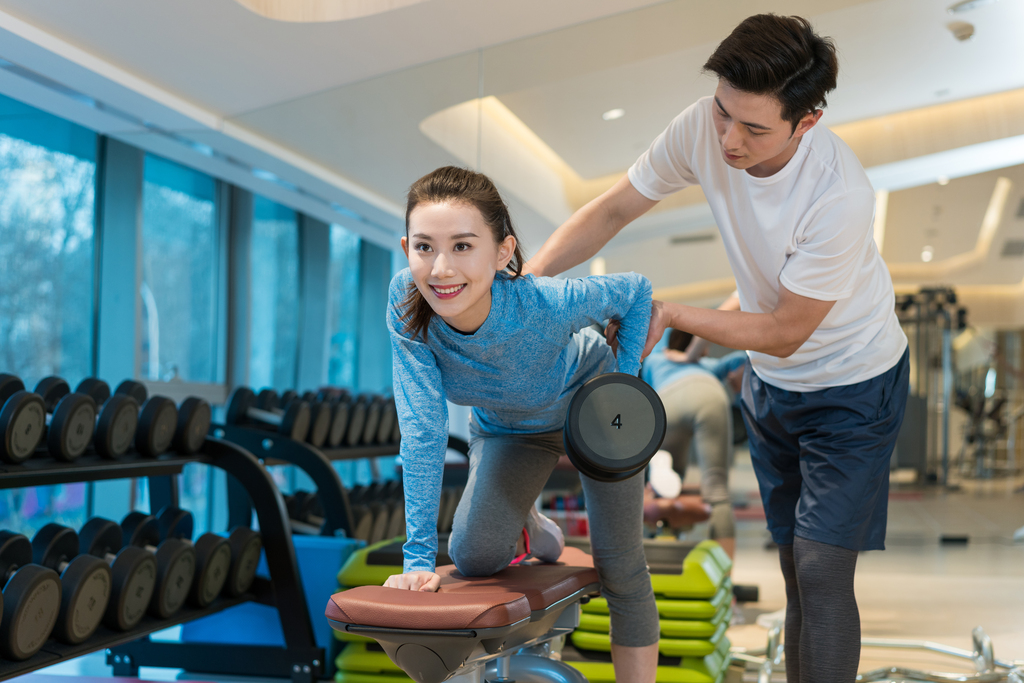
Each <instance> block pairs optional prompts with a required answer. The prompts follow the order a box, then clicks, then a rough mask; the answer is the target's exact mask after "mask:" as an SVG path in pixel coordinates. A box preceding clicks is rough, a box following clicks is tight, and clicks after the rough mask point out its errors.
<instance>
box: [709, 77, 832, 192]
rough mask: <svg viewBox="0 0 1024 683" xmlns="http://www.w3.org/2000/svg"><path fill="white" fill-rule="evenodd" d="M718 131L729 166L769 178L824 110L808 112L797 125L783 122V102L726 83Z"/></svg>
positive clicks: (720, 92)
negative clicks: (794, 127) (794, 126)
mask: <svg viewBox="0 0 1024 683" xmlns="http://www.w3.org/2000/svg"><path fill="white" fill-rule="evenodd" d="M712 111H713V112H714V121H715V130H716V131H717V133H718V143H719V145H720V147H721V150H722V158H724V159H725V163H727V164H729V165H730V166H732V167H733V168H737V169H740V170H744V171H748V172H749V173H750V174H751V175H753V176H758V177H766V176H769V175H772V174H773V173H776V172H777V171H779V170H780V169H781V168H782V167H783V166H785V165H786V162H788V161H789V160H790V159H791V158H792V157H793V154H794V153H795V152H796V148H797V146H798V145H799V144H800V138H801V137H802V136H803V134H804V133H806V132H807V131H808V130H810V129H811V128H812V127H813V126H814V124H815V123H817V121H818V118H819V117H820V116H821V111H820V110H819V111H815V112H813V113H812V112H808V113H807V114H806V115H805V116H804V117H803V118H802V119H800V122H799V123H798V124H797V127H796V130H795V131H794V130H793V125H792V124H791V123H790V122H789V121H783V120H782V103H781V102H779V101H778V100H777V99H775V98H774V97H770V96H768V95H754V94H751V93H748V92H743V91H742V90H737V89H736V88H734V87H732V86H731V85H730V84H729V83H728V82H726V81H724V80H719V81H718V88H717V89H716V90H715V103H714V105H713V108H712Z"/></svg>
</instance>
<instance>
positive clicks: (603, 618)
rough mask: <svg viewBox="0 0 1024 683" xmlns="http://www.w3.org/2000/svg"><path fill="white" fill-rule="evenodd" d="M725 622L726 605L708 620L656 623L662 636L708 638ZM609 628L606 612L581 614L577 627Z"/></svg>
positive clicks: (729, 617)
mask: <svg viewBox="0 0 1024 683" xmlns="http://www.w3.org/2000/svg"><path fill="white" fill-rule="evenodd" d="M723 622H724V623H725V625H726V627H728V626H729V624H730V623H731V622H732V607H731V606H730V605H726V606H725V607H723V609H722V610H720V611H719V612H718V614H716V615H715V616H714V617H712V618H711V619H708V620H703V621H696V620H688V619H659V620H658V625H659V628H660V630H661V635H662V637H663V638H688V639H698V640H699V639H705V638H710V637H712V636H713V635H715V633H716V632H717V631H718V627H719V626H721V625H722V623H723ZM610 628H611V617H610V616H609V615H607V614H586V613H584V614H581V615H580V625H579V629H580V630H581V631H590V632H591V633H609V632H610Z"/></svg>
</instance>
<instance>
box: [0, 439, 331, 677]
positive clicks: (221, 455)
mask: <svg viewBox="0 0 1024 683" xmlns="http://www.w3.org/2000/svg"><path fill="white" fill-rule="evenodd" d="M190 463H201V464H206V465H211V466H213V467H217V468H220V469H222V470H224V471H225V472H227V473H228V474H230V475H231V476H230V477H228V480H229V481H231V480H234V481H235V482H237V485H239V486H240V487H241V488H243V489H244V490H245V491H246V493H247V495H249V496H250V497H251V499H252V500H254V501H256V503H255V505H254V508H255V510H256V514H257V517H258V519H259V524H260V531H261V533H262V535H263V547H264V549H265V551H266V556H267V562H268V568H269V570H270V577H271V578H270V580H266V579H260V578H258V577H257V579H256V581H255V582H254V583H253V585H252V588H251V589H250V591H249V593H248V594H246V595H243V596H240V597H237V598H226V597H223V596H222V597H220V598H218V599H217V600H216V601H214V603H213V604H212V605H210V606H209V607H206V608H202V609H198V608H192V607H189V606H186V607H183V608H182V609H181V610H180V611H178V612H177V613H175V614H174V615H173V616H172V617H170V618H168V619H156V618H153V617H150V616H148V615H147V616H145V617H144V618H143V619H142V621H141V622H140V623H139V625H138V626H137V627H135V628H133V629H131V630H129V631H113V630H109V629H107V628H106V627H104V626H102V625H101V626H100V628H99V629H98V630H97V631H96V633H95V634H94V635H93V636H92V637H91V638H89V639H88V640H87V641H85V642H84V643H81V644H79V645H64V644H62V643H59V642H57V641H56V640H53V639H51V640H48V641H47V642H46V644H45V645H44V646H43V648H42V649H41V650H40V651H39V652H38V653H36V654H35V655H34V656H33V657H31V658H29V659H27V660H25V661H21V662H13V661H3V660H0V680H5V679H8V678H12V677H14V676H20V675H22V674H26V673H29V672H32V671H36V670H38V669H41V668H43V667H47V666H51V665H53V664H57V663H59V662H61V661H64V660H67V659H71V658H74V657H78V656H80V655H83V654H87V653H89V652H94V651H96V650H102V649H107V651H108V654H107V663H108V664H112V665H113V667H114V675H118V676H126V675H127V676H137V675H138V668H139V666H162V667H173V668H184V669H190V670H194V671H203V672H207V673H219V674H240V675H252V676H256V675H259V676H274V677H290V678H291V679H292V681H293V682H294V683H312V681H314V680H316V679H317V678H319V677H320V676H321V675H322V673H323V662H324V651H323V649H322V648H318V647H316V642H315V639H314V636H313V627H312V624H311V622H310V619H309V611H308V609H307V607H306V598H305V594H304V593H303V592H302V586H301V583H300V580H299V572H298V566H297V562H296V558H295V548H294V546H293V545H292V543H291V535H290V533H289V530H288V527H287V519H288V514H287V512H286V510H285V506H284V501H283V499H282V498H281V494H280V493H279V492H278V490H277V487H276V486H275V485H274V482H273V480H272V479H271V477H270V475H269V473H268V472H267V471H266V469H265V468H264V467H263V465H262V464H261V463H260V462H259V460H257V458H256V457H255V456H254V455H252V454H251V453H249V452H248V451H246V450H245V449H244V448H242V447H239V446H237V445H235V444H232V443H228V442H226V441H223V440H220V439H207V440H206V442H205V443H204V444H203V447H202V449H201V450H200V452H199V453H196V454H194V455H187V456H183V455H178V454H174V453H167V454H164V455H161V456H159V457H157V458H148V457H144V456H141V455H139V454H137V453H134V452H129V453H128V454H126V455H125V456H124V457H123V458H121V459H119V460H106V459H102V458H100V457H99V456H96V455H89V454H87V455H83V456H82V457H81V458H78V459H77V460H75V461H73V462H70V463H68V462H59V461H56V460H52V459H50V458H47V457H42V456H40V457H34V458H30V459H29V460H26V461H25V462H23V463H21V464H19V465H6V464H5V465H0V489H9V488H21V487H27V486H44V485H54V484H69V483H74V482H81V481H100V480H106V479H124V478H129V477H149V478H150V481H151V482H152V483H153V484H154V486H152V487H151V488H153V494H154V498H153V499H154V501H155V500H158V499H160V498H164V499H166V498H168V496H171V497H173V498H176V495H175V494H176V490H175V487H174V485H173V482H174V476H175V475H178V474H180V473H181V471H182V468H184V466H185V465H187V464H190ZM165 502H172V503H176V502H177V501H176V500H169V501H165ZM247 601H257V602H260V603H262V604H267V605H270V606H273V607H276V608H277V611H278V615H279V618H280V620H281V626H282V630H283V631H284V637H285V647H283V648H279V647H265V646H237V645H236V646H232V645H222V644H210V645H204V644H202V643H187V644H184V643H172V642H156V641H152V640H150V639H149V638H148V635H149V634H151V633H153V632H155V631H160V630H163V629H166V628H168V627H170V626H175V625H177V624H180V623H182V622H185V621H190V620H192V619H195V618H198V617H203V616H207V615H209V614H213V613H215V612H219V611H221V610H224V609H227V608H228V607H232V606H234V605H237V604H239V603H242V602H247Z"/></svg>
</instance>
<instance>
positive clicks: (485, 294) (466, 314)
mask: <svg viewBox="0 0 1024 683" xmlns="http://www.w3.org/2000/svg"><path fill="white" fill-rule="evenodd" d="M515 245H516V240H515V238H514V237H512V236H508V237H506V238H505V239H504V240H503V241H502V242H501V243H500V244H499V243H496V242H495V241H494V231H493V230H491V228H490V226H488V225H487V223H485V222H484V219H483V216H481V215H480V211H479V210H478V209H477V208H476V207H475V206H473V205H472V204H464V203H450V202H445V203H441V204H419V205H417V206H416V208H414V209H413V210H412V213H411V214H409V230H408V236H407V237H403V238H402V249H404V250H405V255H406V256H408V257H409V268H410V269H411V270H412V278H413V281H414V282H415V283H416V287H417V289H419V290H420V294H422V295H423V298H424V299H426V300H427V303H428V304H430V307H431V308H432V309H434V313H436V314H437V315H439V316H441V318H442V319H443V320H444V321H445V322H446V323H448V324H449V325H451V326H452V327H454V328H455V329H457V330H459V331H460V332H467V333H471V332H476V331H477V329H479V328H480V326H481V325H483V324H484V321H485V320H487V314H488V313H490V311H491V283H493V282H494V275H495V273H497V272H498V271H500V270H504V269H505V267H506V266H507V265H508V263H509V261H510V260H511V259H512V255H513V253H514V251H515Z"/></svg>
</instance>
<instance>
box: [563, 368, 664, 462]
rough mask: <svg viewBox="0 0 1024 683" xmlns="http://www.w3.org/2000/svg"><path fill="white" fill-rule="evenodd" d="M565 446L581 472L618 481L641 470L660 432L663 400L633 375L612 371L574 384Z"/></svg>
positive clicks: (657, 445)
mask: <svg viewBox="0 0 1024 683" xmlns="http://www.w3.org/2000/svg"><path fill="white" fill-rule="evenodd" d="M562 437H563V441H564V443H565V452H566V454H567V455H568V456H569V460H571V461H572V464H573V465H575V466H576V469H578V470H579V471H580V473H581V474H585V475H586V476H588V477H590V478H591V479H597V480H598V481H609V482H612V481H622V480H624V479H628V478H630V477H632V476H634V475H636V474H638V473H640V472H643V471H644V468H645V467H647V463H648V462H650V460H651V458H652V457H654V454H655V453H657V452H658V449H659V448H661V442H662V441H663V440H664V438H665V406H664V405H663V404H662V402H661V399H660V398H659V397H658V393H657V392H656V391H655V390H654V389H652V388H651V387H650V385H648V384H647V383H646V382H644V381H643V380H641V379H638V378H636V377H633V376H632V375H627V374H624V373H620V372H611V373H607V374H603V375H598V376H597V377H594V378H593V379H590V380H588V381H587V382H585V383H584V384H583V386H581V387H580V388H579V389H577V390H576V393H575V394H574V395H573V397H572V400H571V401H570V402H569V409H568V410H567V411H566V415H565V427H564V428H563V430H562Z"/></svg>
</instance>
